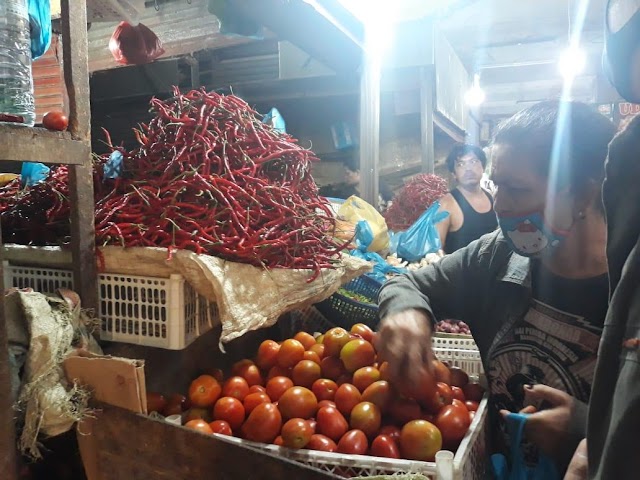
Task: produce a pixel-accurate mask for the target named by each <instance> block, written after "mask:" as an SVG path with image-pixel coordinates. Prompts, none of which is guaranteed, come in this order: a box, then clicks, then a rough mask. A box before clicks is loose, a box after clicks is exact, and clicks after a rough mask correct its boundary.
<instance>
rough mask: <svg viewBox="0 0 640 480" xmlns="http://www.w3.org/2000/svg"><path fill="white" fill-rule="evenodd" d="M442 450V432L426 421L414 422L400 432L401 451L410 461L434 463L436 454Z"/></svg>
mask: <svg viewBox="0 0 640 480" xmlns="http://www.w3.org/2000/svg"><path fill="white" fill-rule="evenodd" d="M441 449H442V434H441V433H440V430H438V428H437V427H436V426H435V425H433V424H432V423H430V422H427V421H425V420H414V421H412V422H409V423H407V424H406V425H405V426H404V427H402V431H401V432H400V450H401V451H402V456H403V457H404V458H407V459H409V460H419V461H422V462H433V461H434V460H435V458H436V453H437V452H438V451H439V450H441Z"/></svg>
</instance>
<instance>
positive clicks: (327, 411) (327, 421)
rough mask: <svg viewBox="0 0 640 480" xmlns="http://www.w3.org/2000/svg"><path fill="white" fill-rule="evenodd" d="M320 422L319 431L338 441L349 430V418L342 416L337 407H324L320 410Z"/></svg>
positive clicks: (318, 415) (317, 418) (318, 416)
mask: <svg viewBox="0 0 640 480" xmlns="http://www.w3.org/2000/svg"><path fill="white" fill-rule="evenodd" d="M316 420H317V422H318V426H317V430H318V433H321V434H322V435H325V436H327V437H329V438H330V439H331V440H334V441H336V442H337V441H338V440H340V439H341V438H342V436H343V435H344V434H345V433H347V430H349V424H348V423H347V420H346V419H345V418H344V417H343V416H342V414H341V413H340V412H339V411H338V409H337V408H334V407H323V408H321V409H320V410H318V414H317V415H316Z"/></svg>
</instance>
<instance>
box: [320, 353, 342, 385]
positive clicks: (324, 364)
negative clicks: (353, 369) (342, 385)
mask: <svg viewBox="0 0 640 480" xmlns="http://www.w3.org/2000/svg"><path fill="white" fill-rule="evenodd" d="M320 369H321V370H322V378H328V379H330V380H337V379H338V378H339V377H340V375H342V374H343V373H345V372H346V370H345V368H344V363H342V360H340V359H339V358H338V357H324V358H323V359H322V360H321V361H320Z"/></svg>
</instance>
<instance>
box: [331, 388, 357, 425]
mask: <svg viewBox="0 0 640 480" xmlns="http://www.w3.org/2000/svg"><path fill="white" fill-rule="evenodd" d="M333 401H334V402H336V407H337V408H338V410H340V412H341V413H342V414H343V415H344V416H345V417H348V416H349V415H351V410H353V407H355V406H356V405H357V404H359V403H360V402H361V401H362V394H361V393H360V391H359V390H358V389H357V388H356V387H354V386H353V385H351V384H350V383H345V384H343V385H340V386H339V387H338V390H337V391H336V396H335V398H334V399H333Z"/></svg>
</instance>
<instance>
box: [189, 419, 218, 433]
mask: <svg viewBox="0 0 640 480" xmlns="http://www.w3.org/2000/svg"><path fill="white" fill-rule="evenodd" d="M185 427H187V428H191V429H192V430H196V431H198V432H201V433H206V434H209V435H211V434H212V433H213V430H211V427H210V426H209V424H208V423H207V422H205V421H204V420H190V421H188V422H187V423H186V424H185Z"/></svg>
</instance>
